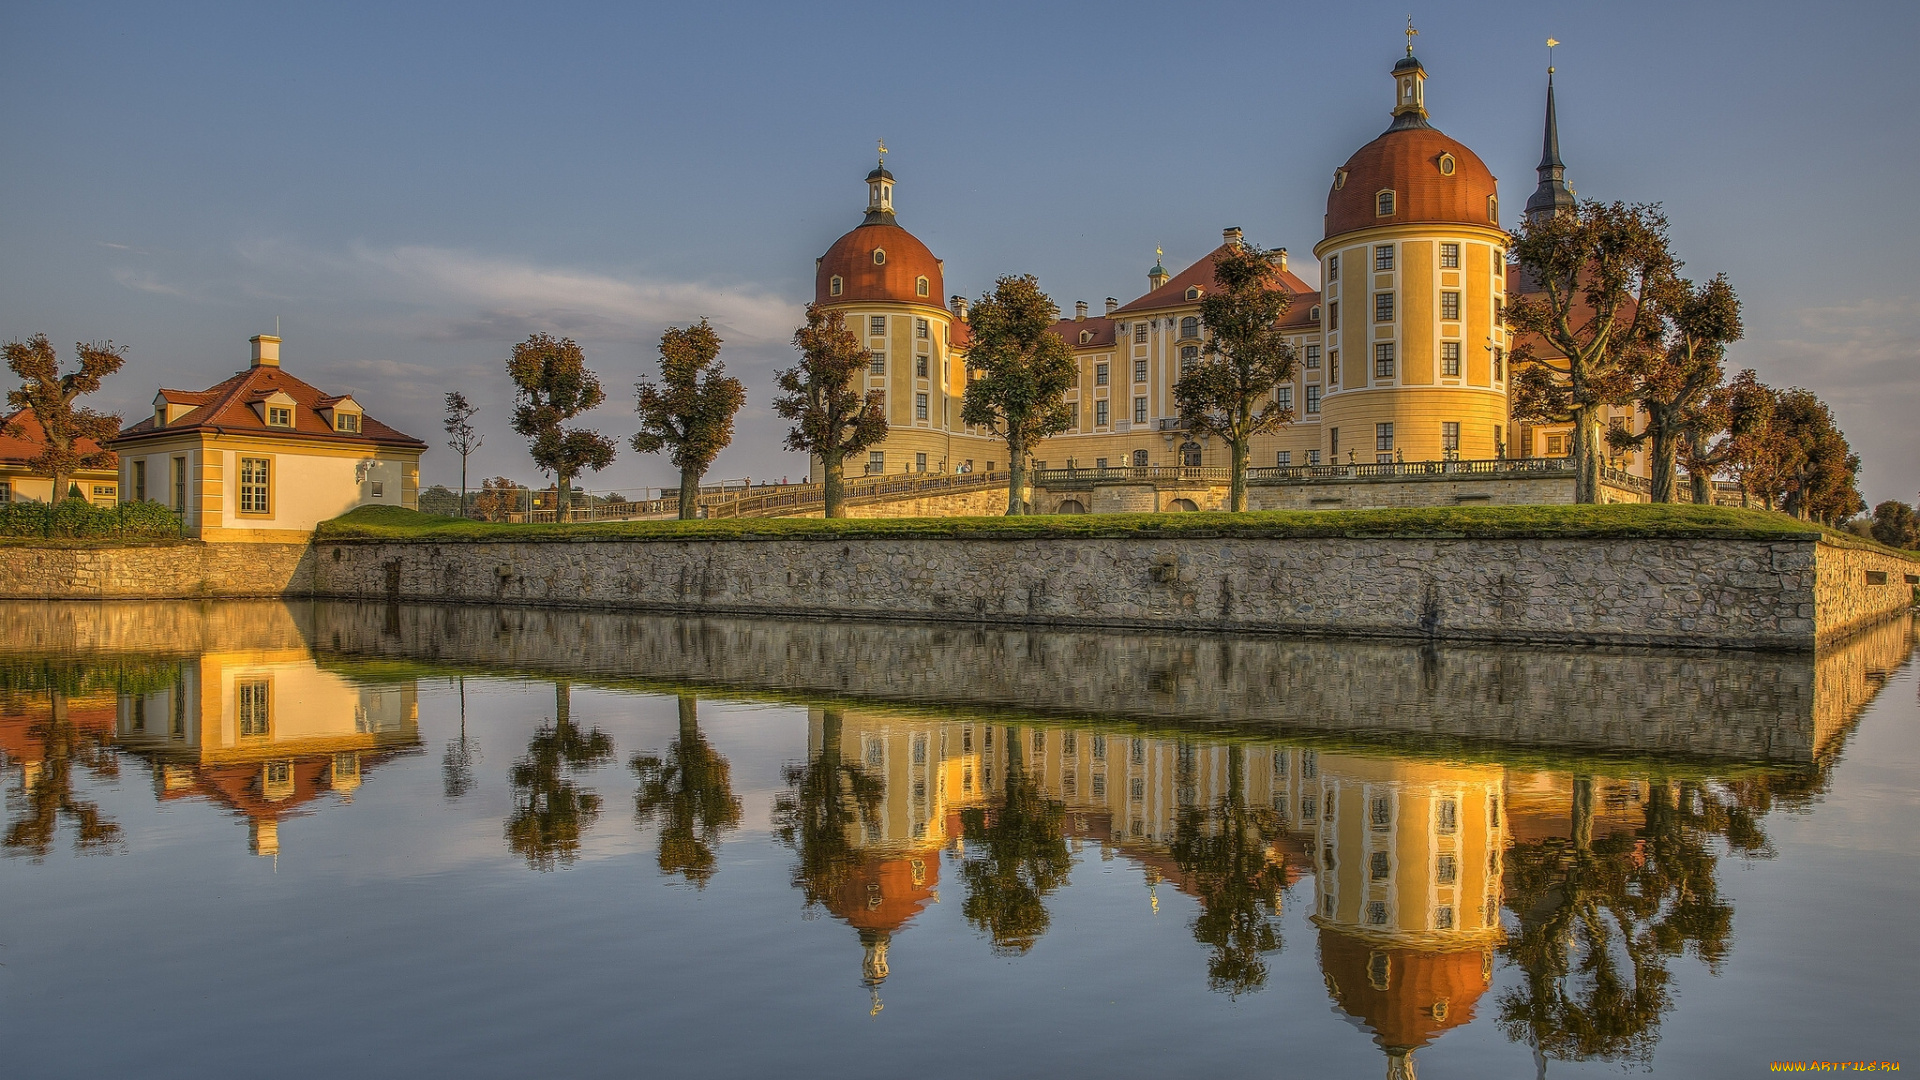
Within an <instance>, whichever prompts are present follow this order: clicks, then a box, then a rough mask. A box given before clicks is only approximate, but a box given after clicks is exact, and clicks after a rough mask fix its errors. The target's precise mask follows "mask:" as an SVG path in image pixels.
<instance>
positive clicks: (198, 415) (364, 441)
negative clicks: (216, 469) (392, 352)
mask: <svg viewBox="0 0 1920 1080" xmlns="http://www.w3.org/2000/svg"><path fill="white" fill-rule="evenodd" d="M276 392H283V393H285V394H286V395H287V396H288V397H290V398H292V399H293V403H294V407H293V426H292V427H291V428H284V427H269V426H268V425H267V422H266V419H265V417H263V416H262V415H261V410H259V409H256V408H255V407H254V406H255V405H256V404H257V403H259V402H261V401H264V400H265V399H267V398H269V397H272V396H273V395H274V394H275V393H276ZM160 394H161V396H163V397H165V398H166V399H167V400H168V401H171V402H174V403H176V404H191V405H194V406H195V407H194V409H193V411H191V412H189V413H187V414H186V415H184V416H181V417H180V418H179V419H177V420H174V421H173V422H172V423H170V424H166V425H164V426H159V425H155V424H154V422H153V417H151V416H149V417H147V418H146V419H144V420H142V421H140V422H139V423H137V424H134V425H133V426H132V427H129V428H127V429H125V430H124V431H122V432H120V434H119V436H118V437H117V438H115V439H114V445H115V446H118V445H120V444H121V443H125V442H128V441H131V440H134V439H140V438H145V437H148V436H152V435H158V434H167V435H171V434H174V433H177V432H181V431H212V432H215V433H219V434H246V435H257V436H262V437H266V438H274V439H304V440H309V441H311V440H318V441H321V442H336V443H341V444H343V445H369V444H371V445H375V446H401V447H407V448H409V449H417V450H425V449H426V448H427V444H426V443H424V442H421V441H420V440H419V439H416V438H414V437H413V436H411V435H408V434H406V433H404V432H401V431H397V430H395V429H394V428H391V427H388V426H387V425H386V424H383V423H381V422H380V421H378V420H375V419H374V418H373V417H371V416H367V415H365V414H364V413H363V414H362V415H361V419H360V430H359V431H358V432H351V431H336V430H334V428H333V425H331V424H329V423H328V422H327V419H326V417H323V416H321V415H320V410H321V409H324V408H328V407H330V406H332V405H335V404H338V403H339V402H340V401H341V400H342V398H343V397H344V395H338V394H324V393H321V392H320V390H318V389H317V388H315V387H313V386H311V385H309V384H307V383H305V382H302V381H301V380H299V379H297V378H295V377H293V376H292V375H289V374H288V373H287V371H286V369H285V368H281V367H276V366H274V365H271V364H261V365H259V366H257V367H252V368H248V369H247V370H245V371H242V372H238V373H236V374H235V375H234V376H233V377H231V378H229V379H227V380H226V381H225V382H222V383H220V384H219V385H217V386H214V387H211V388H209V389H206V390H201V391H180V390H162V391H160Z"/></svg>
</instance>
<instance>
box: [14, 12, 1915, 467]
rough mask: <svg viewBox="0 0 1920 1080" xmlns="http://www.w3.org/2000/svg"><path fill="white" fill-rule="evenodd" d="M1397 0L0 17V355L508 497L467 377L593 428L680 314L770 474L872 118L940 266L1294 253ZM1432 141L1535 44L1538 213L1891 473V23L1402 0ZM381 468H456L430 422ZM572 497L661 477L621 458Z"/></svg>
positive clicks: (1895, 386) (1514, 202) (1909, 240)
mask: <svg viewBox="0 0 1920 1080" xmlns="http://www.w3.org/2000/svg"><path fill="white" fill-rule="evenodd" d="M1406 14H1407V9H1406V5H1405V4H1397V5H1383V4H1376V3H1364V2H1361V3H1347V4H1271V3H1270V4H1260V5H1254V4H1200V5H1187V6H1181V5H1172V4H1151V5H1134V4H1118V3H1115V4H1100V5H1084V6H1082V5H1068V4H1057V5H1056V4H1046V3H1025V4H1013V5H1004V6H1002V5H997V4H987V3H983V4H973V5H966V6H953V5H941V6H933V5H904V4H864V5H862V4H806V5H800V4H794V5H769V4H748V3H731V4H729V3H709V4H700V5H691V4H673V5H658V6H655V5H646V4H631V5H629V4H563V3H548V4H540V5H521V6H487V5H482V4H460V5H452V4H449V5H445V6H435V5H429V4H393V5H353V4H345V3H337V4H328V5H305V6H301V7H294V6H287V7H285V8H280V7H275V6H270V5H231V6H223V5H190V6H188V5H179V6H176V5H164V6H163V5H115V4H80V3H61V4H29V3H21V2H18V0H16V2H13V3H8V4H5V5H4V6H0V40H4V41H6V42H7V44H8V49H7V62H6V63H5V64H4V65H0V135H3V136H4V140H5V141H4V145H5V146H6V148H7V150H8V155H7V156H8V163H7V167H6V168H5V169H4V170H0V252H3V253H4V255H5V257H4V258H0V338H4V339H12V338H15V337H24V336H26V335H29V334H33V333H37V332H44V333H46V334H48V335H49V336H50V337H52V338H53V339H54V340H55V341H56V342H58V343H61V344H62V347H63V348H64V347H65V345H66V343H71V342H73V341H76V340H80V339H87V340H94V339H99V338H112V339H113V340H114V341H116V342H118V343H119V344H122V345H124V346H126V347H127V349H128V356H129V363H128V365H127V367H126V368H125V369H124V371H123V372H122V373H121V374H120V375H118V376H115V378H114V379H113V380H112V381H111V382H109V384H108V387H107V389H106V390H105V391H103V393H102V395H101V398H102V400H103V402H104V403H105V404H106V405H108V406H110V407H112V408H117V409H121V410H124V411H125V412H126V413H127V415H129V416H138V415H140V414H142V413H144V412H145V410H146V409H147V407H148V402H149V401H150V400H151V397H152V394H153V391H154V389H155V388H157V387H158V386H161V385H168V386H178V387H189V388H199V387H203V386H206V385H209V384H211V383H213V382H215V381H218V380H219V379H221V378H224V377H225V376H226V375H227V374H228V373H230V372H232V371H234V370H236V369H238V368H240V367H242V366H244V365H245V362H246V338H247V337H248V336H249V335H252V334H255V333H260V332H263V331H271V330H272V328H273V326H274V319H275V318H276V317H278V318H279V319H280V326H281V331H282V335H283V336H284V337H285V339H286V344H285V345H284V347H283V348H284V354H283V355H284V358H285V362H286V364H287V367H288V368H289V370H291V371H293V372H294V373H296V374H298V375H300V376H301V377H303V378H306V379H308V380H310V381H312V382H315V383H317V384H318V385H320V386H322V387H325V388H328V389H330V390H338V389H344V390H348V391H351V392H352V393H353V394H354V395H355V396H356V397H358V398H359V399H360V400H361V401H362V402H363V403H364V404H366V405H367V407H368V409H369V411H370V412H372V413H373V414H374V415H376V416H378V417H380V418H382V419H385V420H388V421H389V422H391V423H394V424H396V425H397V426H399V427H401V428H402V429H403V430H406V431H409V432H412V433H414V434H417V435H419V436H421V437H423V438H427V439H428V440H429V442H430V443H431V444H432V445H434V446H435V447H436V448H438V447H439V446H440V444H441V443H442V442H443V441H444V440H443V439H442V438H441V437H440V434H439V426H438V415H439V404H440V398H441V395H442V394H443V393H444V392H445V391H446V390H448V389H456V388H457V389H463V390H465V391H467V392H468V394H469V395H470V396H472V397H474V398H475V399H476V400H477V401H478V402H480V404H481V405H482V407H483V410H484V411H483V412H482V414H481V416H480V418H479V420H480V423H481V425H482V429H483V432H484V433H485V435H486V445H485V446H484V448H483V449H482V450H481V451H480V453H479V454H478V455H477V456H476V458H475V460H474V462H473V471H474V475H475V476H476V477H477V476H479V475H493V474H506V475H509V476H513V477H516V478H519V479H523V480H527V479H533V478H534V476H535V473H534V470H533V469H532V467H531V466H530V464H529V463H528V461H527V458H526V454H525V448H524V444H523V443H522V441H521V440H519V439H518V438H516V437H515V436H514V435H513V434H512V432H511V431H510V430H509V429H508V428H507V426H506V414H507V410H508V408H509V405H510V399H511V387H510V385H509V384H508V382H507V380H506V376H505V374H504V371H503V366H502V365H503V361H504V359H505V357H506V355H507V353H508V351H509V350H510V348H511V345H512V343H513V342H514V341H516V340H518V339H520V338H523V337H525V336H526V334H528V333H529V332H532V331H534V330H546V331H551V332H554V333H562V334H569V335H571V336H573V337H575V338H576V339H578V340H579V341H580V342H581V343H582V345H583V346H584V347H585V348H586V349H587V355H588V359H589V363H590V364H591V365H592V366H593V367H594V368H595V369H597V370H598V371H599V372H600V374H601V376H602V379H603V381H604V383H605V385H606V388H607V393H608V403H607V405H606V406H605V407H603V408H602V409H601V410H599V412H598V413H597V414H596V415H595V418H594V422H595V423H596V424H597V425H598V426H599V427H600V428H601V429H602V430H605V431H608V432H610V433H615V434H619V435H622V436H624V435H625V434H627V433H629V432H631V431H632V430H633V428H634V426H635V425H634V419H633V413H632V383H633V381H634V379H635V377H636V376H638V375H640V374H642V373H643V372H648V371H651V370H653V365H654V361H655V356H656V354H655V351H654V346H655V345H656V344H657V341H658V337H659V333H660V331H661V329H663V328H664V327H665V326H667V325H669V324H684V323H685V322H687V321H690V320H692V319H696V318H698V317H700V316H701V315H707V316H710V317H711V318H712V319H713V320H714V322H715V323H716V325H718V326H720V327H721V328H722V334H723V336H724V337H725V338H726V339H727V347H726V351H725V355H726V356H727V357H728V360H729V366H730V368H731V370H732V371H733V372H734V373H735V374H737V375H739V376H740V377H741V378H743V379H744V380H745V381H746V383H747V387H748V406H747V409H746V410H745V412H743V414H742V416H741V419H740V429H739V433H738V435H737V436H736V439H735V444H734V447H733V448H731V449H730V450H728V451H727V452H726V453H725V454H724V455H723V456H722V457H721V459H720V461H719V462H718V463H717V464H716V467H715V470H714V473H713V475H714V476H715V477H737V476H742V475H753V476H755V477H765V476H772V477H776V478H777V477H779V476H781V475H783V474H784V475H789V476H794V477H797V476H799V475H800V474H801V473H804V472H805V464H804V462H803V461H801V460H800V459H799V458H798V457H796V456H794V455H790V454H786V453H784V452H782V451H781V450H780V449H779V446H778V444H779V440H780V436H781V434H782V430H783V429H782V425H781V424H780V423H779V421H777V419H775V418H773V417H772V416H771V414H770V413H769V412H768V410H767V408H766V406H767V403H768V401H769V399H770V398H771V396H772V393H773V388H772V373H773V370H774V369H775V368H776V367H779V366H784V365H786V364H788V363H790V362H791V356H792V354H791V351H790V350H789V348H788V347H787V344H786V343H787V338H788V337H789V336H790V334H791V332H792V328H793V326H794V325H795V324H796V323H797V322H798V321H799V318H800V308H801V306H802V305H803V304H804V303H805V302H806V301H807V299H809V298H810V292H811V288H812V265H813V259H814V258H815V257H816V256H818V255H819V254H820V253H822V252H823V251H825V250H826V248H827V246H828V245H829V244H830V243H831V242H832V241H833V239H834V238H835V237H836V236H838V235H839V234H840V233H842V232H844V231H845V230H847V229H849V228H851V227H853V226H854V225H855V224H857V223H858V221H859V217H860V209H861V207H862V205H863V202H864V198H865V190H864V187H863V186H862V184H861V178H862V177H863V176H864V174H865V172H866V170H867V169H868V168H870V167H871V165H872V159H873V152H872V151H873V144H874V140H875V139H876V138H884V139H886V141H887V145H888V147H889V148H890V149H891V150H892V151H893V152H892V153H891V154H890V155H889V165H890V167H891V168H892V169H893V171H894V172H895V173H896V174H897V175H898V177H899V189H898V192H897V200H896V201H897V204H898V207H899V210H900V219H901V223H902V224H903V225H906V226H907V227H908V228H910V229H912V230H913V231H914V232H915V233H916V234H917V235H919V236H920V237H921V239H923V240H925V241H926V242H927V243H928V245H929V246H931V247H932V248H933V250H934V252H935V254H937V255H939V256H941V257H942V258H944V259H945V260H946V267H947V286H948V289H947V291H949V292H964V293H967V294H968V295H977V294H978V293H979V292H981V291H982V290H983V289H984V288H986V287H987V286H988V285H989V284H990V283H991V281H992V280H993V278H994V277H995V276H996V275H999V274H1003V273H1016V272H1031V273H1035V274H1038V275H1039V277H1040V280H1041V284H1042V286H1043V287H1045V288H1046V289H1048V291H1049V292H1051V293H1052V295H1053V296H1054V298H1055V299H1056V300H1057V301H1058V302H1059V303H1060V305H1061V307H1062V308H1068V309H1070V308H1071V305H1072V303H1073V301H1074V300H1076V299H1085V300H1088V301H1091V302H1093V303H1094V304H1095V305H1096V309H1097V305H1098V303H1099V301H1100V299H1101V298H1102V297H1105V296H1109V295H1112V296H1118V297H1120V298H1121V299H1122V300H1123V301H1124V300H1127V299H1131V298H1132V297H1133V296H1135V295H1137V294H1138V293H1139V292H1141V291H1144V287H1145V281H1146V278H1145V273H1146V270H1147V268H1148V267H1149V266H1150V265H1152V262H1153V250H1154V247H1155V245H1156V244H1158V245H1162V246H1164V247H1165V248H1166V250H1167V259H1168V265H1169V266H1170V267H1173V268H1175V269H1178V266H1177V265H1176V264H1179V265H1184V264H1185V263H1186V262H1188V261H1191V260H1192V259H1193V258H1195V257H1198V256H1199V255H1201V254H1203V253H1204V252H1206V251H1208V250H1210V249H1211V248H1212V247H1213V246H1214V245H1215V244H1217V243H1218V242H1219V236H1220V229H1221V228H1222V227H1224V226H1227V225H1239V226H1242V227H1244V228H1245V229H1246V230H1247V234H1248V236H1249V238H1250V239H1252V240H1254V241H1255V242H1258V243H1261V244H1267V245H1284V246H1287V247H1289V248H1291V249H1292V251H1293V252H1295V253H1296V255H1298V256H1299V258H1298V259H1297V260H1296V266H1298V265H1300V264H1302V263H1305V262H1306V261H1307V253H1308V252H1309V250H1310V249H1311V248H1312V246H1313V243H1314V242H1315V241H1316V240H1317V239H1319V236H1320V222H1321V215H1322V213H1323V210H1324V205H1325V203H1324V200H1325V197H1326V189H1327V184H1328V178H1329V177H1330V176H1331V173H1332V170H1333V169H1334V168H1335V167H1336V166H1338V165H1339V164H1341V163H1342V162H1343V161H1344V160H1345V159H1346V158H1347V156H1348V155H1349V154H1350V153H1351V152H1352V151H1353V150H1354V149H1356V148H1358V147H1359V146H1360V145H1362V144H1364V143H1365V142H1367V141H1368V140H1370V139H1372V138H1373V137H1374V136H1375V135H1377V134H1378V133H1379V132H1380V131H1381V130H1383V129H1384V128H1385V126H1386V124H1387V122H1388V110H1389V108H1390V106H1391V100H1392V91H1391V83H1390V80H1389V78H1388V75H1387V70H1388V69H1389V68H1390V67H1391V65H1392V63H1393V61H1394V60H1395V59H1396V57H1397V56H1398V55H1399V54H1400V52H1401V51H1402V45H1403V39H1402V37H1401V36H1400V32H1401V30H1402V28H1403V27H1404V23H1405V18H1406ZM1412 14H1413V16H1414V19H1415V22H1416V25H1418V26H1419V27H1420V29H1421V35H1420V37H1419V38H1418V39H1417V50H1418V53H1419V55H1420V57H1421V59H1422V61H1423V62H1424V63H1425V64H1426V66H1427V69H1428V71H1429V73H1430V76H1431V77H1430V80H1429V83H1428V104H1429V107H1430V108H1431V110H1432V113H1433V120H1434V123H1435V124H1436V125H1437V126H1438V127H1440V128H1441V129H1442V130H1444V131H1446V132H1447V133H1448V134H1450V135H1453V136H1454V137H1456V138H1459V139H1461V140H1462V141H1464V142H1465V143H1467V144H1468V145H1469V146H1472V147H1473V148H1474V149H1475V150H1476V151H1477V152H1478V153H1479V154H1480V156H1481V157H1482V158H1484V159H1485V160H1486V161H1487V163H1488V164H1489V166H1490V167H1491V168H1492V169H1493V170H1494V172H1495V174H1496V175H1497V176H1499V178H1500V180H1501V185H1502V192H1503V195H1504V196H1505V198H1504V204H1505V205H1506V206H1507V207H1509V208H1511V209H1513V210H1517V209H1518V208H1519V206H1520V205H1521V203H1522V202H1523V201H1524V198H1525V195H1526V194H1527V193H1528V192H1529V191H1531V190H1532V187H1533V181H1534V177H1533V165H1534V163H1535V161H1536V160H1537V158H1538V156H1539V130H1540V113H1541V108H1542V96H1543V92H1544V77H1545V72H1544V68H1545V64H1546V56H1545V49H1544V44H1543V43H1544V39H1545V38H1546V37H1547V36H1548V35H1550V34H1551V35H1552V36H1554V37H1556V38H1558V39H1560V40H1561V42H1562V43H1563V44H1562V46H1561V48H1560V50H1559V53H1558V57H1557V63H1558V65H1559V76H1558V80H1559V82H1558V85H1559V89H1560V120H1561V131H1562V138H1563V149H1564V156H1565V157H1566V160H1567V164H1568V172H1569V179H1570V181H1571V182H1572V183H1573V185H1574V187H1575V188H1576V189H1577V190H1578V191H1579V192H1580V194H1581V195H1582V196H1583V197H1588V198H1599V199H1608V200H1611V199H1624V200H1630V201H1639V200H1645V201H1654V200H1658V201H1661V202H1663V203H1664V204H1665V205H1666V207H1667V210H1668V212H1669V214H1670V215H1671V217H1672V219H1673V223H1674V235H1675V239H1676V246H1677V249H1678V251H1679V253H1680V255H1681V257H1682V258H1683V259H1685V260H1686V262H1687V264H1688V267H1689V270H1690V271H1691V272H1692V273H1694V274H1696V275H1698V276H1701V277H1706V276H1711V275H1712V274H1713V273H1716V272H1719V271H1725V272H1726V273H1727V274H1728V275H1729V276H1730V277H1731V279H1732V281H1733V283H1734V286H1735V288H1736V289H1737V290H1738V291H1739V293H1740V295H1741V297H1742V299H1743V300H1744V302H1745V304H1746V311H1747V327H1748V338H1747V340H1746V341H1744V342H1742V343H1740V344H1739V345H1738V346H1736V348H1735V351H1734V353H1733V363H1734V364H1735V365H1736V366H1750V367H1754V368H1757V369H1758V370H1759V372H1760V374H1761V377H1762V378H1764V379H1767V380H1768V381H1770V382H1773V383H1775V384H1779V385H1793V384H1798V385H1805V386H1808V387H1810V388H1812V389H1814V390H1815V391H1817V392H1819V393H1820V394H1822V395H1823V396H1825V397H1826V398H1827V399H1828V400H1829V401H1830V402H1831V403H1832V404H1833V406H1834V408H1835V410H1836V412H1837V413H1838V414H1839V417H1840V421H1841V424H1842V426H1843V427H1844V428H1845V429H1846V431H1847V434H1848V437H1849V438H1850V439H1851V440H1852V442H1853V444H1854V446H1855V448H1856V449H1857V450H1859V451H1860V452H1861V454H1862V455H1863V456H1864V457H1865V459H1866V470H1865V473H1864V476H1863V487H1864V489H1865V491H1866V494H1867V496H1868V499H1869V501H1877V500H1880V499H1885V498H1896V497H1897V498H1902V499H1907V500H1912V499H1913V498H1914V496H1915V487H1916V485H1920V476H1917V475H1916V474H1917V473H1920V470H1917V469H1916V468H1915V466H1916V463H1920V433H1916V432H1917V429H1916V425H1915V424H1914V423H1913V419H1912V418H1913V417H1914V415H1915V414H1916V413H1920V314H1916V309H1915V303H1916V298H1917V297H1920V276H1917V275H1916V271H1917V270H1920V256H1917V255H1916V246H1917V243H1920V212H1916V211H1915V210H1914V208H1913V202H1912V199H1911V197H1910V196H1909V195H1908V194H1907V190H1906V189H1907V188H1909V187H1910V186H1911V180H1910V177H1911V176H1912V175H1913V174H1914V172H1915V166H1916V164H1920V162H1916V158H1917V157H1920V139H1917V138H1916V135H1917V134H1920V123H1917V122H1916V121H1915V119H1914V115H1913V112H1912V109H1911V105H1910V101H1911V97H1912V93H1911V89H1910V86H1911V84H1912V83H1913V81H1914V78H1915V74H1914V71H1913V67H1914V62H1913V60H1912V59H1911V54H1912V53H1913V52H1914V50H1915V45H1914V42H1915V41H1916V40H1920V5H1915V4H1911V3H1904V4H1902V3H1878V4H1869V3H1852V4H1850V3H1835V4H1827V5H1821V6H1814V5H1804V4H1798V5H1786V4H1776V3H1747V4H1731V3H1726V4H1672V3H1640V2H1620V3H1609V4H1604V5H1603V4H1571V3H1556V2H1536V3H1525V4H1522V3H1449V4H1446V5H1428V6H1427V7H1426V8H1425V9H1420V8H1415V9H1414V10H1413V12H1412ZM424 472H425V479H426V481H427V482H429V483H432V482H448V481H453V480H456V479H457V459H455V458H454V457H453V455H452V454H451V453H449V452H447V451H445V450H444V449H436V450H435V451H434V452H432V453H430V454H429V455H428V456H427V459H426V462H425V465H424ZM584 482H585V483H586V484H587V486H589V487H592V488H595V489H602V490H604V489H609V488H620V489H624V490H627V491H633V490H635V489H637V488H639V487H640V486H642V485H655V486H658V485H662V484H669V485H670V484H672V483H673V482H674V477H673V472H672V469H671V467H670V466H669V465H668V464H667V463H666V462H665V461H664V460H661V459H659V458H655V457H647V456H641V455H636V454H634V453H632V452H631V450H629V449H624V447H623V452H622V454H621V457H620V459H619V460H618V461H617V462H616V463H615V464H614V465H613V466H612V467H611V468H610V469H608V470H607V471H606V472H604V473H601V474H599V475H597V476H593V477H589V478H587V479H586V480H585V481H584Z"/></svg>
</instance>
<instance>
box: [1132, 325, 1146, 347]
mask: <svg viewBox="0 0 1920 1080" xmlns="http://www.w3.org/2000/svg"><path fill="white" fill-rule="evenodd" d="M1133 343H1134V344H1135V345H1145V344H1146V343H1147V324H1146V323H1143V322H1137V323H1134V324H1133Z"/></svg>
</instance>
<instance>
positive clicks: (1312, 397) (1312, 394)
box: [1307, 386, 1320, 416]
mask: <svg viewBox="0 0 1920 1080" xmlns="http://www.w3.org/2000/svg"><path fill="white" fill-rule="evenodd" d="M1319 413H1320V388H1319V387H1318V386H1309V387H1307V415H1308V416H1317V415H1319Z"/></svg>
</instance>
